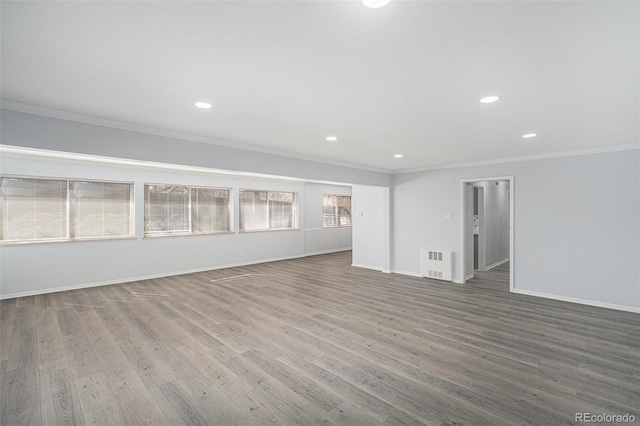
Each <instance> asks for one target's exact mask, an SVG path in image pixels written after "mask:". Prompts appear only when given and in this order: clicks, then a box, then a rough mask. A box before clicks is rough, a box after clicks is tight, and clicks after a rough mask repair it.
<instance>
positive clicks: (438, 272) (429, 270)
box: [420, 249, 453, 281]
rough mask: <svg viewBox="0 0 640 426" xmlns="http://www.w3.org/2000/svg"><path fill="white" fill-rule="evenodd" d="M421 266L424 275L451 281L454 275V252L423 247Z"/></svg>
mask: <svg viewBox="0 0 640 426" xmlns="http://www.w3.org/2000/svg"><path fill="white" fill-rule="evenodd" d="M420 267H421V275H422V276H423V277H426V278H434V279H436V280H444V281H451V280H452V275H453V252H451V251H444V250H429V249H422V250H421V251H420Z"/></svg>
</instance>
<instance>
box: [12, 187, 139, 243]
mask: <svg viewBox="0 0 640 426" xmlns="http://www.w3.org/2000/svg"><path fill="white" fill-rule="evenodd" d="M132 186H133V185H132V184H131V183H123V182H102V181H81V180H71V179H47V178H36V177H12V176H2V203H0V204H1V216H2V230H1V234H2V235H1V240H2V242H7V243H11V242H38V241H65V240H79V239H100V238H117V237H130V236H132V235H133V233H132V229H131V211H132V209H131V200H132V195H131V189H132Z"/></svg>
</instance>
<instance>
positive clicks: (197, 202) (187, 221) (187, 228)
mask: <svg viewBox="0 0 640 426" xmlns="http://www.w3.org/2000/svg"><path fill="white" fill-rule="evenodd" d="M229 192H230V191H229V190H228V189H219V188H200V187H191V186H178V185H156V184H146V185H145V186H144V209H145V212H144V234H145V235H185V234H187V235H188V234H216V233H221V232H229V231H230V229H231V228H230V223H229Z"/></svg>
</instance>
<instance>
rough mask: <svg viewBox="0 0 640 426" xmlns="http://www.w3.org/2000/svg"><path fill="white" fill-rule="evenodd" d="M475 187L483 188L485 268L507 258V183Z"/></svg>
mask: <svg viewBox="0 0 640 426" xmlns="http://www.w3.org/2000/svg"><path fill="white" fill-rule="evenodd" d="M496 184H497V185H496ZM476 186H481V187H482V188H484V232H485V238H484V242H485V246H484V249H485V266H486V267H490V266H492V265H494V264H496V263H498V262H502V261H504V260H506V259H508V258H509V181H497V182H495V181H491V182H480V183H478V184H476Z"/></svg>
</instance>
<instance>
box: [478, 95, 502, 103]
mask: <svg viewBox="0 0 640 426" xmlns="http://www.w3.org/2000/svg"><path fill="white" fill-rule="evenodd" d="M498 99H500V96H496V95H491V96H485V97H484V98H482V99H480V103H481V104H490V103H492V102H495V101H497V100H498Z"/></svg>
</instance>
